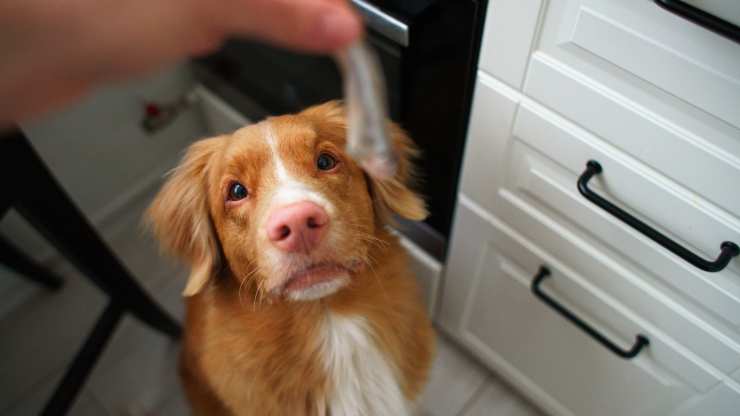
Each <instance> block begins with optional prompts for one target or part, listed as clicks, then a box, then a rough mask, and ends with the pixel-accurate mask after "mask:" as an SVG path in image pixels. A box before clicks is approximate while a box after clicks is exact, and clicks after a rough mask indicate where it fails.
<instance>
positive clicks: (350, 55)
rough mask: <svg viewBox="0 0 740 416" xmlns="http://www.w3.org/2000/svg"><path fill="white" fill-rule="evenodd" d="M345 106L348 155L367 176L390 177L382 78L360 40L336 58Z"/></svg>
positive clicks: (393, 162)
mask: <svg viewBox="0 0 740 416" xmlns="http://www.w3.org/2000/svg"><path fill="white" fill-rule="evenodd" d="M334 59H335V60H336V62H337V65H338V66H339V68H340V71H341V73H342V78H343V84H344V98H345V105H346V106H347V124H348V128H347V129H348V132H347V153H349V155H350V156H351V157H352V158H354V159H355V160H356V161H357V162H358V163H359V164H360V166H362V167H363V169H365V171H366V172H367V173H368V174H370V176H372V177H375V178H378V179H388V178H391V177H393V175H394V174H395V173H396V168H397V166H398V156H397V155H396V153H395V152H394V149H393V146H392V144H391V139H390V134H389V132H388V125H387V119H388V101H387V96H386V86H385V78H384V77H383V70H382V67H381V66H380V60H379V59H378V56H377V55H376V53H375V51H374V50H372V49H371V48H370V47H369V46H368V45H367V44H366V43H365V42H364V41H362V40H360V41H358V42H356V43H354V44H352V45H350V46H349V47H347V48H346V49H344V50H342V51H341V52H338V53H336V54H335V56H334Z"/></svg>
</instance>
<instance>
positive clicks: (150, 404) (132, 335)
mask: <svg viewBox="0 0 740 416" xmlns="http://www.w3.org/2000/svg"><path fill="white" fill-rule="evenodd" d="M169 283H170V284H169V285H167V286H165V287H164V288H161V289H159V290H156V291H154V295H155V297H156V298H157V301H158V302H159V303H160V305H162V306H163V307H164V308H165V309H166V310H167V311H168V312H169V313H171V314H172V315H173V316H174V317H175V318H177V319H181V318H182V316H183V314H184V307H183V303H182V297H181V295H180V291H181V290H182V285H181V282H180V281H179V280H174V281H171V282H169ZM178 355H179V344H178V343H176V342H173V341H172V340H170V339H169V338H168V337H166V336H165V335H163V334H160V333H159V332H156V331H154V330H152V329H150V328H149V327H148V326H145V325H144V324H142V323H140V322H139V321H138V320H136V319H134V318H132V317H127V318H125V319H124V321H123V322H122V323H121V325H120V327H119V328H118V330H117V331H116V334H115V335H114V336H113V339H111V341H110V343H109V345H108V347H107V348H106V350H105V353H104V354H103V356H102V357H101V359H100V361H99V362H98V365H97V367H96V369H95V371H94V372H93V374H92V375H91V377H90V381H89V386H90V390H91V391H92V394H93V396H94V397H95V398H96V399H98V400H99V401H100V402H101V403H103V405H104V406H105V407H106V409H108V411H109V412H110V413H111V414H128V415H144V414H147V415H149V414H163V413H160V412H158V411H157V409H159V408H160V407H162V406H164V405H165V404H166V403H168V402H169V401H170V399H171V398H172V397H174V396H175V395H177V394H180V392H179V389H180V385H179V379H178V373H177V359H178Z"/></svg>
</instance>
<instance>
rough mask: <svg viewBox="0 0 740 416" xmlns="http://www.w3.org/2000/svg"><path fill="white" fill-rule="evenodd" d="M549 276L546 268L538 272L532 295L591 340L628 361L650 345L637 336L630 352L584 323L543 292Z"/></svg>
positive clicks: (533, 281)
mask: <svg viewBox="0 0 740 416" xmlns="http://www.w3.org/2000/svg"><path fill="white" fill-rule="evenodd" d="M548 276H550V270H548V269H547V267H545V266H541V267H540V270H539V271H538V272H537V275H535V277H534V280H532V293H534V295H535V296H537V297H538V298H539V299H540V300H542V301H543V302H545V303H546V304H547V306H549V307H551V308H553V309H555V311H556V312H557V313H559V314H560V315H562V316H563V317H564V318H565V319H567V320H569V321H570V322H572V323H573V325H575V326H577V327H578V328H580V329H582V330H583V332H585V333H587V334H588V335H590V336H591V338H593V339H595V340H596V341H597V342H598V343H599V344H601V345H603V346H605V347H606V348H607V349H608V350H609V351H611V352H613V353H614V354H616V355H618V356H620V357H622V358H624V359H626V360H629V359H632V358H635V357H636V356H637V354H639V353H640V351H642V349H643V348H644V347H646V346H648V345H650V340H648V339H647V337H646V336H644V335H637V336H636V337H635V343H634V344H633V345H632V347H631V348H630V349H628V350H625V349H622V347H620V346H619V345H617V344H615V343H613V342H612V341H611V340H609V339H608V338H607V337H605V336H604V335H602V334H601V333H600V332H598V331H596V330H595V329H594V328H593V327H591V326H590V325H589V324H587V323H586V322H584V321H583V320H582V319H581V318H579V317H577V316H576V315H575V314H573V312H571V311H569V310H568V309H566V308H565V306H563V305H561V304H560V303H558V302H557V301H556V300H555V299H553V298H551V297H550V296H549V295H547V294H546V293H545V292H543V291H542V289H540V284H541V283H542V281H543V280H545V278H547V277H548Z"/></svg>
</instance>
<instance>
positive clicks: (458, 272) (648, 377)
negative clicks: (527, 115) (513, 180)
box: [440, 197, 719, 416]
mask: <svg viewBox="0 0 740 416" xmlns="http://www.w3.org/2000/svg"><path fill="white" fill-rule="evenodd" d="M461 201H462V202H461V203H460V205H459V206H458V209H457V217H456V221H455V229H454V235H453V244H452V250H451V253H450V257H449V259H448V266H447V270H446V273H445V282H446V286H445V291H444V294H443V300H442V307H441V310H440V323H441V325H442V327H443V328H444V329H445V330H446V331H448V332H449V333H450V334H452V335H453V336H455V337H456V338H457V339H458V340H460V341H461V342H462V343H463V344H465V345H466V346H468V347H469V348H470V349H471V351H473V353H475V354H476V355H478V356H479V357H480V359H481V360H483V361H484V362H486V363H487V364H488V365H490V366H491V367H493V368H494V369H495V370H497V371H498V372H499V373H500V374H502V375H504V376H506V377H507V378H508V379H509V380H510V381H511V382H512V383H513V384H515V385H516V386H518V387H519V388H520V389H522V390H523V391H524V392H526V393H527V394H528V395H529V397H531V398H532V399H533V400H534V401H536V402H537V403H538V404H539V405H540V406H541V407H543V408H544V409H547V410H548V411H550V412H551V413H553V414H557V415H584V416H585V415H600V416H608V415H619V416H623V415H667V414H674V413H675V412H677V411H679V410H680V409H681V408H683V407H684V406H687V405H688V404H689V403H691V402H693V401H695V400H698V398H699V397H702V396H703V395H704V394H706V392H709V391H710V390H711V389H712V388H713V387H714V386H716V385H717V384H718V383H719V378H718V377H717V376H716V374H713V373H710V372H709V371H707V370H706V369H705V368H704V366H703V365H702V364H701V363H697V362H695V361H694V360H693V357H692V356H691V354H689V353H687V352H686V350H685V349H683V348H682V347H680V346H679V345H677V344H676V343H675V341H673V340H671V339H670V338H665V337H664V334H662V332H661V330H660V328H657V327H655V326H653V325H651V324H650V322H647V321H644V320H643V319H641V318H640V317H638V316H635V315H634V314H633V313H631V311H629V310H628V309H626V308H624V307H623V305H621V304H619V302H618V300H615V299H612V298H610V297H609V296H607V295H605V294H604V293H601V292H600V291H599V290H598V289H595V288H594V287H593V286H592V285H590V284H589V277H588V276H581V275H580V274H579V273H577V272H576V271H574V270H573V269H572V268H570V267H569V266H568V265H567V264H563V263H562V262H560V261H559V260H557V259H556V258H554V257H552V256H550V255H549V254H547V252H545V251H544V250H543V249H542V248H540V247H538V246H537V245H536V244H535V243H532V242H530V241H529V240H527V239H526V238H525V237H523V236H522V235H521V234H519V233H518V232H516V231H515V230H514V229H512V228H511V227H509V226H508V225H507V224H505V223H504V222H502V221H500V220H499V219H497V218H495V217H493V216H490V215H489V214H487V213H485V212H484V211H482V210H481V209H480V208H479V207H477V206H476V205H475V204H474V203H473V202H471V201H469V200H468V199H467V198H464V197H463V198H462V199H461ZM542 265H546V266H547V267H548V268H549V270H550V271H551V277H550V278H549V279H547V283H544V284H543V290H544V291H546V292H547V293H548V294H549V295H550V296H551V297H552V298H555V299H557V300H558V302H559V303H561V304H563V305H565V306H566V307H567V308H568V309H569V310H571V311H573V313H575V314H576V315H577V316H578V317H579V318H580V319H582V320H583V321H585V322H587V323H588V324H589V325H590V326H592V327H593V328H595V329H596V330H597V331H598V332H600V333H601V334H604V336H606V337H607V338H609V339H610V340H612V341H613V342H614V343H616V344H618V345H620V346H622V347H623V348H628V347H629V346H630V345H631V344H632V343H633V342H634V340H635V336H636V335H637V334H641V335H644V336H646V337H647V338H648V339H649V340H650V345H649V346H648V347H647V348H645V349H643V350H641V352H640V353H639V354H638V355H637V356H636V357H635V358H633V359H623V358H621V357H619V356H617V355H615V354H614V353H612V352H611V351H609V350H608V349H606V348H605V347H604V346H603V345H602V344H599V343H598V342H596V341H595V340H594V339H593V338H592V337H591V336H590V335H588V334H587V333H585V332H584V331H583V330H581V329H580V328H578V327H576V326H575V325H573V324H572V323H571V322H570V321H568V320H566V319H564V318H563V317H562V316H561V315H559V314H558V313H557V312H555V311H554V310H553V309H552V308H551V307H550V306H548V305H546V304H545V303H543V302H542V301H541V300H540V299H539V298H537V297H535V296H534V295H533V293H532V292H531V290H530V285H531V283H532V277H533V276H534V275H535V274H536V272H537V270H538V269H539V268H540V266H542Z"/></svg>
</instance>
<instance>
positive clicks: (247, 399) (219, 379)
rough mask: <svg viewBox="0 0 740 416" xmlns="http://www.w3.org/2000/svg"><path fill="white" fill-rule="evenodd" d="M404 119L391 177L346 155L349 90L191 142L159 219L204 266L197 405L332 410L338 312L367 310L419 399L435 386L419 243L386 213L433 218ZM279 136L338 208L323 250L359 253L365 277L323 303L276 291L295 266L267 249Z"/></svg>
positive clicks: (354, 278)
mask: <svg viewBox="0 0 740 416" xmlns="http://www.w3.org/2000/svg"><path fill="white" fill-rule="evenodd" d="M392 131H393V138H394V144H395V146H396V148H397V150H398V151H399V154H400V155H401V156H402V163H401V166H400V169H399V171H398V174H397V175H396V177H395V178H393V179H392V180H390V181H383V182H380V181H376V180H374V179H370V178H368V177H367V176H366V175H365V174H364V173H363V172H362V171H361V169H360V168H359V167H358V166H357V165H356V164H355V163H354V162H353V161H352V160H351V159H349V158H348V157H347V156H346V154H344V151H343V149H344V145H345V143H344V140H345V136H346V126H345V122H344V114H343V110H342V108H341V107H340V106H339V105H338V104H337V103H335V102H331V103H327V104H324V105H321V106H316V107H313V108H310V109H308V110H306V111H304V112H302V113H299V114H297V115H290V116H282V117H276V118H272V119H268V121H267V122H263V123H260V124H257V125H253V126H249V127H246V128H244V129H241V130H238V131H237V132H235V133H233V134H232V135H226V136H221V137H217V138H212V139H207V140H203V141H200V142H198V143H195V144H194V145H192V146H191V148H190V149H189V151H188V153H187V155H186V156H185V158H184V160H183V162H182V164H181V165H180V167H178V168H177V169H176V170H175V171H174V172H173V174H172V176H171V177H170V179H169V180H168V182H167V183H166V184H165V186H164V188H163V189H162V191H161V192H160V194H159V195H158V197H157V198H156V200H155V201H154V203H153V204H152V206H151V207H150V210H149V218H150V220H151V223H152V224H153V229H154V232H155V234H156V235H157V236H158V237H159V239H160V240H161V241H162V243H163V246H164V247H165V248H166V249H168V250H169V251H171V252H173V253H174V254H176V255H178V256H180V257H181V258H183V259H184V260H186V261H187V262H189V264H190V265H191V268H192V272H191V276H190V279H189V282H188V284H187V287H186V290H185V293H186V295H188V297H187V317H186V325H185V326H186V331H185V339H184V349H183V354H182V357H181V373H182V378H183V382H184V385H185V388H186V392H187V395H188V398H189V400H190V402H191V405H192V407H193V410H194V412H195V413H196V414H199V415H266V416H269V415H321V416H324V415H326V414H327V413H326V408H327V397H328V395H330V394H331V393H332V392H331V389H332V383H331V380H329V377H330V374H329V373H327V371H326V367H325V365H324V364H323V361H322V356H321V354H322V353H321V345H320V342H321V341H320V332H321V326H322V325H323V324H324V322H325V320H326V316H327V315H328V314H329V313H332V314H338V315H342V316H361V317H363V318H364V319H365V321H366V322H367V323H368V326H369V327H370V329H371V331H370V332H371V335H372V338H373V340H374V342H375V343H376V344H377V347H378V349H379V350H380V351H381V352H382V353H383V355H384V356H385V357H386V359H387V361H388V362H389V363H391V366H392V368H393V369H395V371H396V373H397V378H398V381H399V384H400V388H401V391H402V392H403V394H404V396H405V397H406V399H408V400H409V401H411V400H413V399H414V398H415V397H416V396H417V395H418V393H419V392H420V391H421V389H422V387H423V385H424V383H425V381H426V377H427V372H428V368H429V365H430V362H431V358H432V354H433V332H432V329H431V325H430V323H429V320H428V318H427V316H426V313H425V310H424V307H423V305H422V304H421V302H420V298H419V293H418V288H417V286H416V282H415V279H414V277H413V276H412V275H411V273H410V272H409V269H408V266H407V258H406V254H405V252H404V250H403V249H402V248H401V246H400V245H399V243H398V241H397V238H396V237H394V236H392V235H391V234H390V233H389V232H388V231H387V230H386V229H385V225H386V223H387V221H388V220H389V215H390V213H396V214H398V215H401V216H403V217H406V218H410V219H414V220H419V219H422V218H423V217H424V216H425V215H426V210H425V208H424V204H423V202H422V200H421V199H419V197H418V196H416V194H414V193H413V192H412V191H411V190H410V189H409V188H408V184H409V182H410V181H411V177H412V173H413V172H412V167H411V163H410V161H409V159H410V158H411V157H412V156H414V154H415V153H414V152H415V151H414V149H413V146H412V144H411V141H410V140H409V139H408V138H407V137H406V136H405V135H404V134H403V132H402V131H401V130H400V129H399V128H398V127H397V126H395V125H394V126H392ZM266 134H267V135H270V134H273V135H274V136H276V137H277V143H278V145H277V152H278V153H279V155H280V156H281V157H282V160H283V161H285V169H287V170H288V171H289V173H290V174H291V175H292V176H295V177H299V178H300V179H301V181H302V182H304V183H305V184H307V186H310V187H311V189H315V190H317V192H318V193H320V194H321V195H322V196H323V197H325V198H326V199H327V200H328V204H329V205H330V206H331V207H333V208H335V209H334V211H333V212H332V213H331V215H332V225H331V226H332V229H331V233H332V234H331V239H330V240H329V241H328V242H327V243H326V244H325V246H328V247H322V248H321V249H320V250H317V252H316V253H313V254H311V256H312V257H311V258H312V259H313V258H318V259H322V260H324V259H331V260H332V261H336V262H338V263H341V264H342V265H347V269H348V270H351V278H350V282H349V284H348V285H347V286H346V287H343V288H342V289H340V290H339V291H338V292H336V293H333V294H331V295H328V296H326V297H323V298H321V299H318V300H315V301H306V302H299V301H289V300H287V299H284V298H283V297H281V296H280V295H279V293H278V292H276V290H277V289H276V288H279V287H280V285H281V284H282V283H283V282H284V280H285V278H284V275H285V273H287V272H286V270H292V269H290V267H294V265H293V263H291V261H292V260H285V261H283V260H281V261H280V262H276V261H275V260H274V259H273V260H272V261H270V259H269V257H270V256H268V255H267V254H266V253H267V252H268V251H269V250H270V247H269V243H268V242H267V241H266V239H265V237H264V233H263V231H262V224H263V223H264V220H265V218H266V217H267V215H268V214H269V211H270V210H271V209H273V208H274V206H273V205H271V202H270V198H271V197H272V195H273V194H274V192H275V188H276V186H277V185H278V183H279V178H278V175H277V174H276V173H275V172H276V171H277V170H278V168H277V167H276V165H275V164H276V163H277V162H275V160H274V154H271V149H270V146H269V145H268V142H267V141H266V139H265V137H264V136H265V135H266ZM319 151H328V152H330V153H331V154H333V155H335V156H337V157H338V159H339V160H340V165H339V167H338V168H337V169H336V171H334V172H331V173H327V172H318V171H316V170H315V168H314V165H315V157H316V154H317V152H319ZM273 153H274V150H273ZM233 180H239V181H241V182H243V183H244V184H245V185H246V186H247V188H249V190H250V197H249V198H247V199H246V200H245V201H243V202H239V203H233V202H225V201H224V196H223V195H224V192H225V191H224V189H225V187H226V186H227V184H229V183H232V182H233ZM286 258H287V257H286ZM281 259H283V258H282V257H281ZM304 260H305V261H308V260H306V259H303V260H300V261H304ZM296 261H298V260H296ZM296 267H297V266H296ZM332 416H340V415H332Z"/></svg>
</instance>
